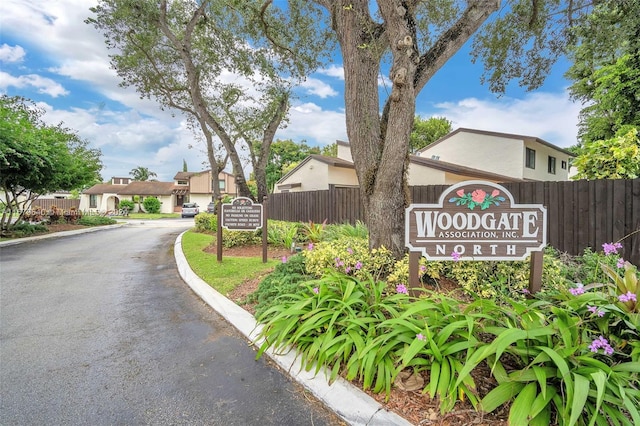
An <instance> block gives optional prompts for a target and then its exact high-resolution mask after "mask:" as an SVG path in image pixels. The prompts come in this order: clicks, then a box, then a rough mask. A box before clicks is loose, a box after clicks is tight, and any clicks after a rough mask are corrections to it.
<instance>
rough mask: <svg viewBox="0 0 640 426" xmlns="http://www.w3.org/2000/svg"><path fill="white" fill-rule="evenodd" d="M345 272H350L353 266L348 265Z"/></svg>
mask: <svg viewBox="0 0 640 426" xmlns="http://www.w3.org/2000/svg"><path fill="white" fill-rule="evenodd" d="M344 272H345V274H348V273H349V272H351V266H347V267H346V268H345V269H344Z"/></svg>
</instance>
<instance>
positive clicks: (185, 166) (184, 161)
mask: <svg viewBox="0 0 640 426" xmlns="http://www.w3.org/2000/svg"><path fill="white" fill-rule="evenodd" d="M182 171H183V172H188V171H189V168H188V167H187V160H185V159H184V158H183V159H182Z"/></svg>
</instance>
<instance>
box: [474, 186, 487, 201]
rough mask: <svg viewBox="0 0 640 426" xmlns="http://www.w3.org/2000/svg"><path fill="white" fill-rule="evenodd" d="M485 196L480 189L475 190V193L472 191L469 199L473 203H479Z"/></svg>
mask: <svg viewBox="0 0 640 426" xmlns="http://www.w3.org/2000/svg"><path fill="white" fill-rule="evenodd" d="M486 196H487V193H486V192H484V191H483V190H482V189H476V190H475V191H473V192H472V193H471V199H472V200H473V202H474V203H481V202H483V201H484V197H486Z"/></svg>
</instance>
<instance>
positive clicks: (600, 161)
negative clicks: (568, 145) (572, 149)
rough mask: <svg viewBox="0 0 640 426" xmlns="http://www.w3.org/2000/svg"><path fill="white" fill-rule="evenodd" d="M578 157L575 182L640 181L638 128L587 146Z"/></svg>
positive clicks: (620, 131)
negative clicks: (590, 180)
mask: <svg viewBox="0 0 640 426" xmlns="http://www.w3.org/2000/svg"><path fill="white" fill-rule="evenodd" d="M577 154H578V156H577V157H576V158H575V159H574V161H573V167H575V168H576V170H577V173H576V174H575V175H574V176H573V178H574V179H635V178H638V177H640V139H639V138H638V129H637V128H635V127H630V126H626V127H623V128H621V129H620V130H619V131H618V134H617V135H616V136H614V137H613V138H610V139H605V140H598V141H587V142H584V143H583V144H582V145H581V146H580V148H579V149H578V152H577Z"/></svg>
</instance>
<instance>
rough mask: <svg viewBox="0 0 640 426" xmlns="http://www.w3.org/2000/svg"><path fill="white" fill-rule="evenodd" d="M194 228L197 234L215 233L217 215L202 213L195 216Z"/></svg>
mask: <svg viewBox="0 0 640 426" xmlns="http://www.w3.org/2000/svg"><path fill="white" fill-rule="evenodd" d="M195 223H196V225H195V228H196V231H198V232H217V230H218V215H216V214H213V213H207V212H202V213H199V214H197V215H196V216H195Z"/></svg>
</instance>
